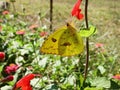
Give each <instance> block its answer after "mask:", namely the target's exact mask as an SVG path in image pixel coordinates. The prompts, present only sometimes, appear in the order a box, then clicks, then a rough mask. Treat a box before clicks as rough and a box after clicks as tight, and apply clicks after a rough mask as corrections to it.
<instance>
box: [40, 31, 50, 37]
mask: <svg viewBox="0 0 120 90" xmlns="http://www.w3.org/2000/svg"><path fill="white" fill-rule="evenodd" d="M46 35H48V32H45V31H42V32H40V36H41V37H44V36H46Z"/></svg>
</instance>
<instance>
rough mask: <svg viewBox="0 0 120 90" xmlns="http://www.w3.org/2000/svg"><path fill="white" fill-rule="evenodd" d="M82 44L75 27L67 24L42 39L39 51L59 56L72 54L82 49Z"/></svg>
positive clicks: (78, 52)
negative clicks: (45, 38)
mask: <svg viewBox="0 0 120 90" xmlns="http://www.w3.org/2000/svg"><path fill="white" fill-rule="evenodd" d="M83 48H84V45H83V41H82V38H81V36H80V35H78V33H77V31H76V29H75V28H74V27H73V26H72V25H71V24H69V23H68V24H67V26H64V27H62V28H60V29H58V30H56V31H55V32H54V33H53V34H51V35H50V36H49V37H48V38H47V40H45V41H44V43H43V45H42V47H41V50H40V51H41V52H42V53H46V54H56V55H61V56H73V55H76V54H80V53H81V52H82V51H83Z"/></svg>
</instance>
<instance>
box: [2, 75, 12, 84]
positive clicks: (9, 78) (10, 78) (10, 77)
mask: <svg viewBox="0 0 120 90" xmlns="http://www.w3.org/2000/svg"><path fill="white" fill-rule="evenodd" d="M13 79H14V77H13V75H9V76H7V77H5V78H4V79H1V80H0V82H9V81H12V80H13Z"/></svg>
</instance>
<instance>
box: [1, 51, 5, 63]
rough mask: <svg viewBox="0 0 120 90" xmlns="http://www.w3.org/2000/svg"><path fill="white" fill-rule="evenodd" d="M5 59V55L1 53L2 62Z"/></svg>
mask: <svg viewBox="0 0 120 90" xmlns="http://www.w3.org/2000/svg"><path fill="white" fill-rule="evenodd" d="M4 59H5V53H4V52H0V61H3V60H4Z"/></svg>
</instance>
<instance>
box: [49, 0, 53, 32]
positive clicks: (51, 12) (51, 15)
mask: <svg viewBox="0 0 120 90" xmlns="http://www.w3.org/2000/svg"><path fill="white" fill-rule="evenodd" d="M52 17H53V0H50V31H52Z"/></svg>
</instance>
